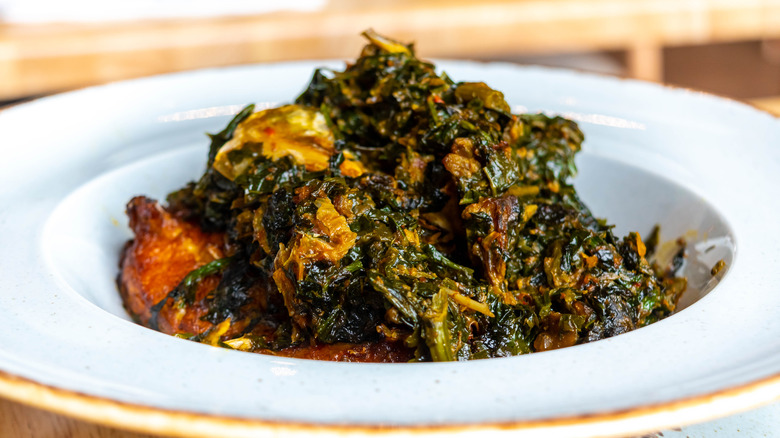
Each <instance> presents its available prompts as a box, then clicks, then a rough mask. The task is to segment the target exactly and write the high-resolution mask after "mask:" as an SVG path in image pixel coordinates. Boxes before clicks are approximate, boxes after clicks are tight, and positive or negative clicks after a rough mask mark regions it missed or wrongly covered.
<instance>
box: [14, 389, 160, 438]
mask: <svg viewBox="0 0 780 438" xmlns="http://www.w3.org/2000/svg"><path fill="white" fill-rule="evenodd" d="M0 437H3V438H5V437H9V438H11V437H14V438H165V436H164V435H148V434H141V433H135V432H128V431H123V430H119V429H114V428H110V427H105V426H100V425H97V424H92V423H88V422H85V421H80V420H74V419H72V418H69V417H66V416H64V415H58V414H54V413H51V412H47V411H43V410H40V409H37V408H33V407H29V406H25V405H23V404H20V403H15V402H12V401H9V400H5V399H1V398H0Z"/></svg>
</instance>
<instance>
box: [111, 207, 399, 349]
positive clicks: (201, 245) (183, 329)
mask: <svg viewBox="0 0 780 438" xmlns="http://www.w3.org/2000/svg"><path fill="white" fill-rule="evenodd" d="M127 215H128V217H129V218H130V228H131V229H132V230H133V233H134V234H135V239H134V240H132V241H131V242H129V243H128V245H127V246H126V247H125V249H124V251H123V253H122V259H121V262H120V269H121V272H120V274H119V278H118V284H119V289H120V292H121V294H122V299H123V301H124V305H125V308H126V309H127V310H128V312H129V313H130V314H131V315H132V316H133V318H135V319H136V320H137V321H138V322H140V323H141V324H143V325H146V326H149V325H150V318H151V313H152V307H153V306H154V305H155V304H157V303H159V302H160V301H161V300H162V299H164V298H165V297H166V296H167V295H168V293H169V292H170V291H171V290H173V289H174V288H175V287H176V286H177V285H178V284H179V283H180V282H181V281H182V279H184V277H185V276H186V275H187V274H189V273H190V272H191V271H192V270H193V269H197V268H199V267H201V266H203V265H205V264H207V263H209V262H212V261H214V260H217V259H220V258H222V257H223V256H224V246H223V245H224V236H223V235H222V234H221V233H204V232H203V231H201V230H200V227H198V226H197V225H195V224H191V223H189V222H186V221H184V220H182V219H180V218H178V217H176V216H175V215H173V214H171V212H169V211H167V210H165V209H164V208H163V207H162V206H160V205H159V204H158V203H157V202H156V201H153V200H151V199H148V198H145V197H140V196H139V197H136V198H133V199H132V200H131V201H130V202H129V203H128V205H127ZM219 281H220V275H212V276H209V277H206V278H205V279H203V280H202V281H201V282H200V283H199V284H198V287H197V290H196V293H195V299H194V301H193V304H192V305H189V306H186V307H184V308H179V307H177V306H175V305H172V304H173V303H172V301H168V302H166V304H165V305H164V306H162V307H161V308H160V310H159V314H158V318H157V321H156V323H157V327H156V328H157V329H158V330H160V331H161V332H163V333H168V334H182V333H186V334H191V335H197V334H203V333H205V332H207V331H208V330H210V329H212V328H214V325H213V324H211V323H210V322H208V321H204V320H203V319H201V317H203V316H204V315H205V314H206V312H207V311H208V307H207V306H206V304H205V302H206V298H207V296H208V295H209V294H210V293H211V292H212V291H213V290H214V289H215V288H216V287H217V285H218V284H219ZM258 289H261V288H258ZM275 298H280V297H275ZM252 305H253V306H256V308H259V309H261V310H264V308H265V305H266V303H265V300H258V301H257V302H256V303H253V304H252ZM248 323H249V321H248V320H241V321H235V322H233V323H231V324H230V325H229V328H227V329H226V330H220V327H217V328H216V330H213V331H212V332H211V333H216V334H217V336H218V337H219V340H222V341H224V340H227V339H231V338H234V337H235V336H240V334H241V332H242V331H244V330H245V329H246V328H247V324H248ZM272 331H273V330H270V329H269V328H268V327H261V326H255V327H253V328H252V329H251V332H252V333H253V334H254V335H260V336H263V335H270V334H271V333H272ZM207 336H208V335H207ZM215 341H216V339H215ZM259 352H262V353H268V354H274V355H278V356H285V357H296V358H302V359H318V360H331V361H346V362H405V361H408V360H410V359H412V358H413V354H412V350H409V349H407V348H405V347H404V346H403V345H402V344H400V343H390V342H376V343H372V344H346V343H338V344H321V343H320V344H314V345H309V344H306V345H300V346H295V347H290V348H286V349H283V350H280V351H268V350H261V351H259Z"/></svg>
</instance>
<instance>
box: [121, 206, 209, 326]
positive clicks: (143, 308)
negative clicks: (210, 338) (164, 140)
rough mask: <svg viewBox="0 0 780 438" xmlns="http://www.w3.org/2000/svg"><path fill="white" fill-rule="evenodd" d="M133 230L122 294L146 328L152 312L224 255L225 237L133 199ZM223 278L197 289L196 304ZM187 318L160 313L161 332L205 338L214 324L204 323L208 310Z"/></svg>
mask: <svg viewBox="0 0 780 438" xmlns="http://www.w3.org/2000/svg"><path fill="white" fill-rule="evenodd" d="M127 215H128V217H129V218H130V228H131V229H132V230H133V233H134V234H135V239H134V240H132V241H131V242H130V243H129V244H128V245H127V246H126V247H125V249H124V252H123V254H122V259H121V262H120V269H121V272H120V274H119V289H120V292H121V293H122V299H123V301H124V305H125V308H126V309H127V310H128V312H129V313H130V314H131V315H132V316H133V317H134V318H135V319H136V320H138V321H139V322H140V323H141V324H144V325H148V324H149V318H150V316H151V308H152V306H154V305H155V304H157V303H158V302H159V301H160V300H162V299H163V298H165V297H166V295H167V294H168V292H170V291H171V290H172V289H173V288H175V287H176V285H178V284H179V282H181V280H182V279H183V278H184V277H185V276H186V275H187V274H188V273H189V272H190V271H192V270H193V269H196V268H199V267H201V266H203V265H205V264H206V263H209V262H211V261H213V260H216V259H219V258H221V257H222V256H223V254H222V253H223V248H222V245H223V242H224V238H223V236H222V234H209V233H204V232H202V231H201V230H200V228H199V227H198V226H196V225H193V224H190V223H188V222H185V221H182V220H180V219H178V218H176V217H174V216H173V215H172V214H170V213H169V212H167V211H166V210H165V209H163V208H162V207H161V206H160V205H159V204H158V203H157V202H155V201H153V200H151V199H149V198H145V197H141V196H139V197H135V198H133V199H132V200H131V201H130V202H129V203H128V204H127ZM218 282H219V279H218V277H217V276H213V277H210V278H207V279H206V280H204V281H203V282H202V283H201V284H199V285H198V290H197V293H196V300H195V302H196V303H197V302H200V301H202V299H203V297H205V296H206V294H207V293H208V292H209V291H211V290H213V289H214V288H215V287H216V285H217V283H218ZM190 310H192V311H194V312H190V314H188V315H177V314H175V312H172V311H168V312H163V311H161V312H160V318H159V319H160V320H159V328H160V330H161V331H163V332H165V333H170V334H173V333H180V332H187V333H193V334H196V333H201V332H203V331H204V330H206V329H208V328H209V327H210V326H211V324H210V323H208V322H205V321H201V320H200V318H199V316H201V315H200V313H203V312H205V309H198V308H197V306H195V308H194V309H190Z"/></svg>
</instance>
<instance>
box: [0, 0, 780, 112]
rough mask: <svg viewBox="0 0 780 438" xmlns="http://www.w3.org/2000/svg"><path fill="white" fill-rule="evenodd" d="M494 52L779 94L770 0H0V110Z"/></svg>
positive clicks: (778, 44)
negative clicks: (306, 63) (254, 75)
mask: <svg viewBox="0 0 780 438" xmlns="http://www.w3.org/2000/svg"><path fill="white" fill-rule="evenodd" d="M369 27H371V28H374V29H375V30H377V31H378V32H380V33H383V34H385V35H388V36H392V37H395V38H396V39H399V40H401V41H404V42H408V41H415V42H416V47H417V49H418V53H419V54H420V55H421V56H422V57H427V58H458V59H477V60H485V61H489V60H501V61H510V62H516V63H521V64H542V65H550V66H559V67H567V68H575V69H580V70H586V71H594V72H599V73H604V74H609V75H616V76H620V77H633V78H641V79H646V80H651V81H661V82H667V83H670V84H674V85H679V86H683V87H690V88H695V89H700V90H704V91H709V92H714V93H717V94H721V95H725V96H728V97H732V98H737V99H743V100H750V101H752V102H753V103H757V104H759V105H762V104H763V103H764V102H770V103H772V102H773V98H774V97H775V96H780V0H483V1H467V0H446V1H442V0H377V1H359V0H298V1H289V2H283V1H278V0H221V1H219V2H215V1H211V0H135V1H129V0H102V1H101V0H71V1H68V2H61V1H54V0H0V104H8V103H13V102H18V101H20V100H25V99H29V98H34V97H37V96H42V95H46V94H51V93H56V92H60V91H65V90H70V89H74V88H80V87H84V86H88V85H94V84H102V83H106V82H111V81H116V80H122V79H129V78H135V77H141V76H147V75H153V74H159V73H167V72H174V71H182V70H190V69H196V68H203V67H213V66H227V65H238V64H249V63H258V62H274V61H284V60H295V59H324V58H343V59H345V60H346V59H350V58H354V57H355V56H357V54H358V52H359V50H360V47H361V46H362V44H363V39H362V38H360V37H359V36H358V35H359V33H360V32H361V31H363V30H365V29H367V28H369Z"/></svg>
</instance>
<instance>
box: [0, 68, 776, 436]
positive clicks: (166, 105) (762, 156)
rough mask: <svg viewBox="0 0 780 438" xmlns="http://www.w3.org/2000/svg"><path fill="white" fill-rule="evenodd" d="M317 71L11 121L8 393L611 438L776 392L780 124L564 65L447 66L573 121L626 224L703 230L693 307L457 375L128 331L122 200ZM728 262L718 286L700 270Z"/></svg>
mask: <svg viewBox="0 0 780 438" xmlns="http://www.w3.org/2000/svg"><path fill="white" fill-rule="evenodd" d="M320 64H322V63H294V64H281V65H267V66H251V67H242V68H228V69H220V70H205V71H199V72H192V73H184V74H176V75H168V76H162V77H155V78H149V79H143V80H137V81H130V82H125V83H118V84H113V85H109V86H104V87H96V88H90V89H85V90H82V91H78V92H74V93H68V94H63V95H59V96H54V97H51V98H46V99H41V100H39V101H36V102H33V103H29V104H24V105H20V106H17V107H15V108H12V109H8V110H6V111H3V112H2V113H0V134H1V135H2V142H3V143H2V160H0V231H2V235H1V236H2V237H0V242H2V245H1V246H0V274H2V275H0V291H2V293H1V294H0V321H2V342H0V370H1V371H2V378H1V379H0V393H2V394H4V395H5V396H8V397H12V398H15V399H19V400H23V401H26V402H28V403H33V404H37V405H39V406H42V407H45V408H49V409H54V410H57V411H59V412H64V413H68V414H72V415H79V416H82V417H85V418H90V419H92V420H95V421H102V422H105V423H111V424H115V425H119V426H124V427H132V428H135V429H141V430H157V431H163V432H178V433H194V434H219V435H228V434H236V435H241V434H245V435H252V434H254V435H256V434H262V433H269V434H270V433H273V432H279V431H283V432H287V433H295V432H303V433H309V432H313V431H316V432H320V433H349V432H355V433H364V432H369V431H370V432H374V433H384V434H408V433H415V432H421V433H422V432H425V433H432V434H435V433H446V434H450V433H453V432H462V433H475V434H476V433H484V432H486V431H490V432H492V433H495V434H502V433H511V434H512V436H523V434H536V433H541V432H546V433H547V435H546V436H555V435H556V434H557V435H560V436H587V435H595V434H599V435H607V434H621V433H635V432H641V431H645V430H652V429H658V428H662V427H669V426H674V425H679V424H683V423H690V422H695V421H702V420H705V419H710V418H714V417H717V416H721V415H725V414H728V413H732V412H737V411H740V410H744V409H748V408H751V407H754V406H757V405H760V404H762V403H766V402H769V401H770V400H774V399H777V398H780V318H778V314H780V287H778V282H777V278H778V274H780V268H779V266H780V260H779V258H780V257H778V256H780V237H779V236H780V234H778V232H777V222H778V221H777V216H778V212H780V209H779V208H778V207H779V206H778V201H777V196H776V195H777V187H778V185H779V184H780V147H778V145H777V139H778V138H780V135H779V134H780V123H778V121H777V120H776V119H774V118H773V117H771V116H769V115H768V114H765V113H762V112H759V111H757V110H755V109H753V108H751V107H748V106H746V105H743V104H740V103H737V102H733V101H728V100H723V99H719V98H716V97H712V96H709V95H704V94H700V93H695V92H690V91H685V90H676V89H668V88H663V87H661V86H658V85H654V84H648V83H641V82H636V81H625V80H617V79H611V78H604V77H596V76H590V75H585V74H580V73H574V72H568V71H556V70H549V69H541V68H521V67H516V66H511V65H504V64H475V63H459V62H446V63H444V62H443V63H441V64H440V67H442V68H443V69H444V70H446V71H447V72H448V74H449V75H450V76H451V77H453V78H455V79H456V80H469V81H479V80H481V81H485V82H487V83H488V84H489V85H491V86H493V87H494V88H497V89H499V90H502V91H504V93H505V95H506V98H507V101H508V102H510V104H512V105H514V106H515V109H516V110H522V111H531V112H536V111H547V112H552V113H559V114H564V115H566V116H569V117H572V118H575V119H577V120H578V121H580V123H581V127H582V129H583V130H584V132H585V134H586V142H585V145H584V152H582V154H581V156H580V157H579V159H578V163H579V166H580V171H581V172H580V176H579V177H578V179H577V180H576V182H575V184H576V186H577V187H578V188H579V190H580V191H581V193H582V196H583V198H584V200H585V201H586V203H588V204H589V205H590V207H591V209H592V210H593V212H594V213H595V214H596V215H597V216H599V217H608V218H609V219H610V221H611V222H612V223H616V224H617V225H618V232H619V233H621V234H622V233H625V232H626V231H628V230H631V229H635V230H638V231H640V232H642V233H646V232H648V231H649V230H650V228H651V227H652V225H653V224H655V223H660V224H661V225H662V230H663V237H664V238H667V239H670V238H674V237H676V236H678V235H682V234H686V233H687V232H689V231H690V230H695V231H694V232H692V233H688V236H689V237H691V244H690V246H689V249H690V250H691V254H692V255H691V257H690V259H689V263H688V266H687V267H686V273H687V274H688V275H690V276H691V279H692V283H693V289H694V290H693V291H692V292H691V293H690V294H688V296H687V297H686V302H685V306H688V307H687V308H685V309H683V310H682V311H681V312H679V313H678V314H676V315H673V316H672V317H670V318H668V319H666V320H663V321H661V322H659V323H656V324H654V325H652V326H649V327H646V328H642V329H639V330H637V331H634V332H631V333H628V334H624V335H621V336H617V337H615V338H611V339H607V340H603V341H599V342H595V343H592V344H586V345H580V346H575V347H572V348H567V349H563V350H557V351H551V352H544V353H537V354H532V355H528V356H522V357H515V358H507V359H491V360H483V361H473V362H468V363H443V364H442V363H439V364H430V363H428V364H348V363H326V362H318V361H307V360H296V359H280V358H274V357H270V356H263V355H257V354H249V353H242V352H237V351H230V350H226V349H220V348H213V347H209V346H206V345H202V344H197V343H193V342H188V341H185V340H181V339H176V338H173V337H170V336H167V335H163V334H160V333H157V332H154V331H151V330H148V329H146V328H143V327H140V326H137V325H135V324H133V323H132V322H130V321H129V319H128V317H127V315H126V314H125V313H124V311H123V309H122V307H121V303H120V300H119V297H118V294H117V290H116V287H115V285H114V278H115V276H116V274H117V260H118V254H119V250H120V248H121V246H122V244H123V243H124V242H125V241H126V240H127V239H128V238H130V233H129V231H128V230H127V227H126V220H125V217H124V214H123V209H124V204H125V203H126V202H127V200H129V199H130V198H131V197H132V196H133V195H137V194H147V195H150V196H154V197H158V198H163V197H164V196H165V194H166V193H168V192H169V191H171V190H173V189H175V188H178V187H180V186H181V185H183V184H184V183H185V182H187V181H188V180H190V179H192V178H195V177H197V176H198V175H199V174H200V173H201V172H202V170H203V165H204V162H205V156H206V151H207V144H208V141H207V138H206V137H205V135H204V133H205V132H217V131H219V130H221V129H222V127H223V126H224V125H225V123H226V122H227V121H228V120H229V118H230V116H231V115H232V114H234V113H236V112H237V111H238V110H239V109H240V108H241V107H242V106H243V105H244V104H246V103H252V102H257V103H259V104H260V106H262V105H265V104H268V105H271V104H276V103H281V102H289V101H291V100H292V99H294V98H295V96H296V95H297V94H298V93H299V92H300V91H301V90H302V89H303V87H304V86H305V84H306V83H307V81H308V79H309V78H310V75H311V73H312V69H313V67H314V66H316V65H320ZM331 65H334V64H331ZM335 66H337V67H340V65H339V64H338V63H337V64H335ZM721 258H723V259H725V260H726V262H727V264H728V269H727V271H726V272H725V277H723V279H722V281H721V282H720V284H718V285H717V286H716V287H714V289H713V286H714V285H715V281H710V280H711V279H710V276H709V274H707V272H708V270H709V268H710V267H711V266H712V265H713V264H714V263H715V262H716V261H717V260H719V259H721ZM707 292H709V293H707ZM697 300H698V301H697ZM694 301H695V302H694Z"/></svg>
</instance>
